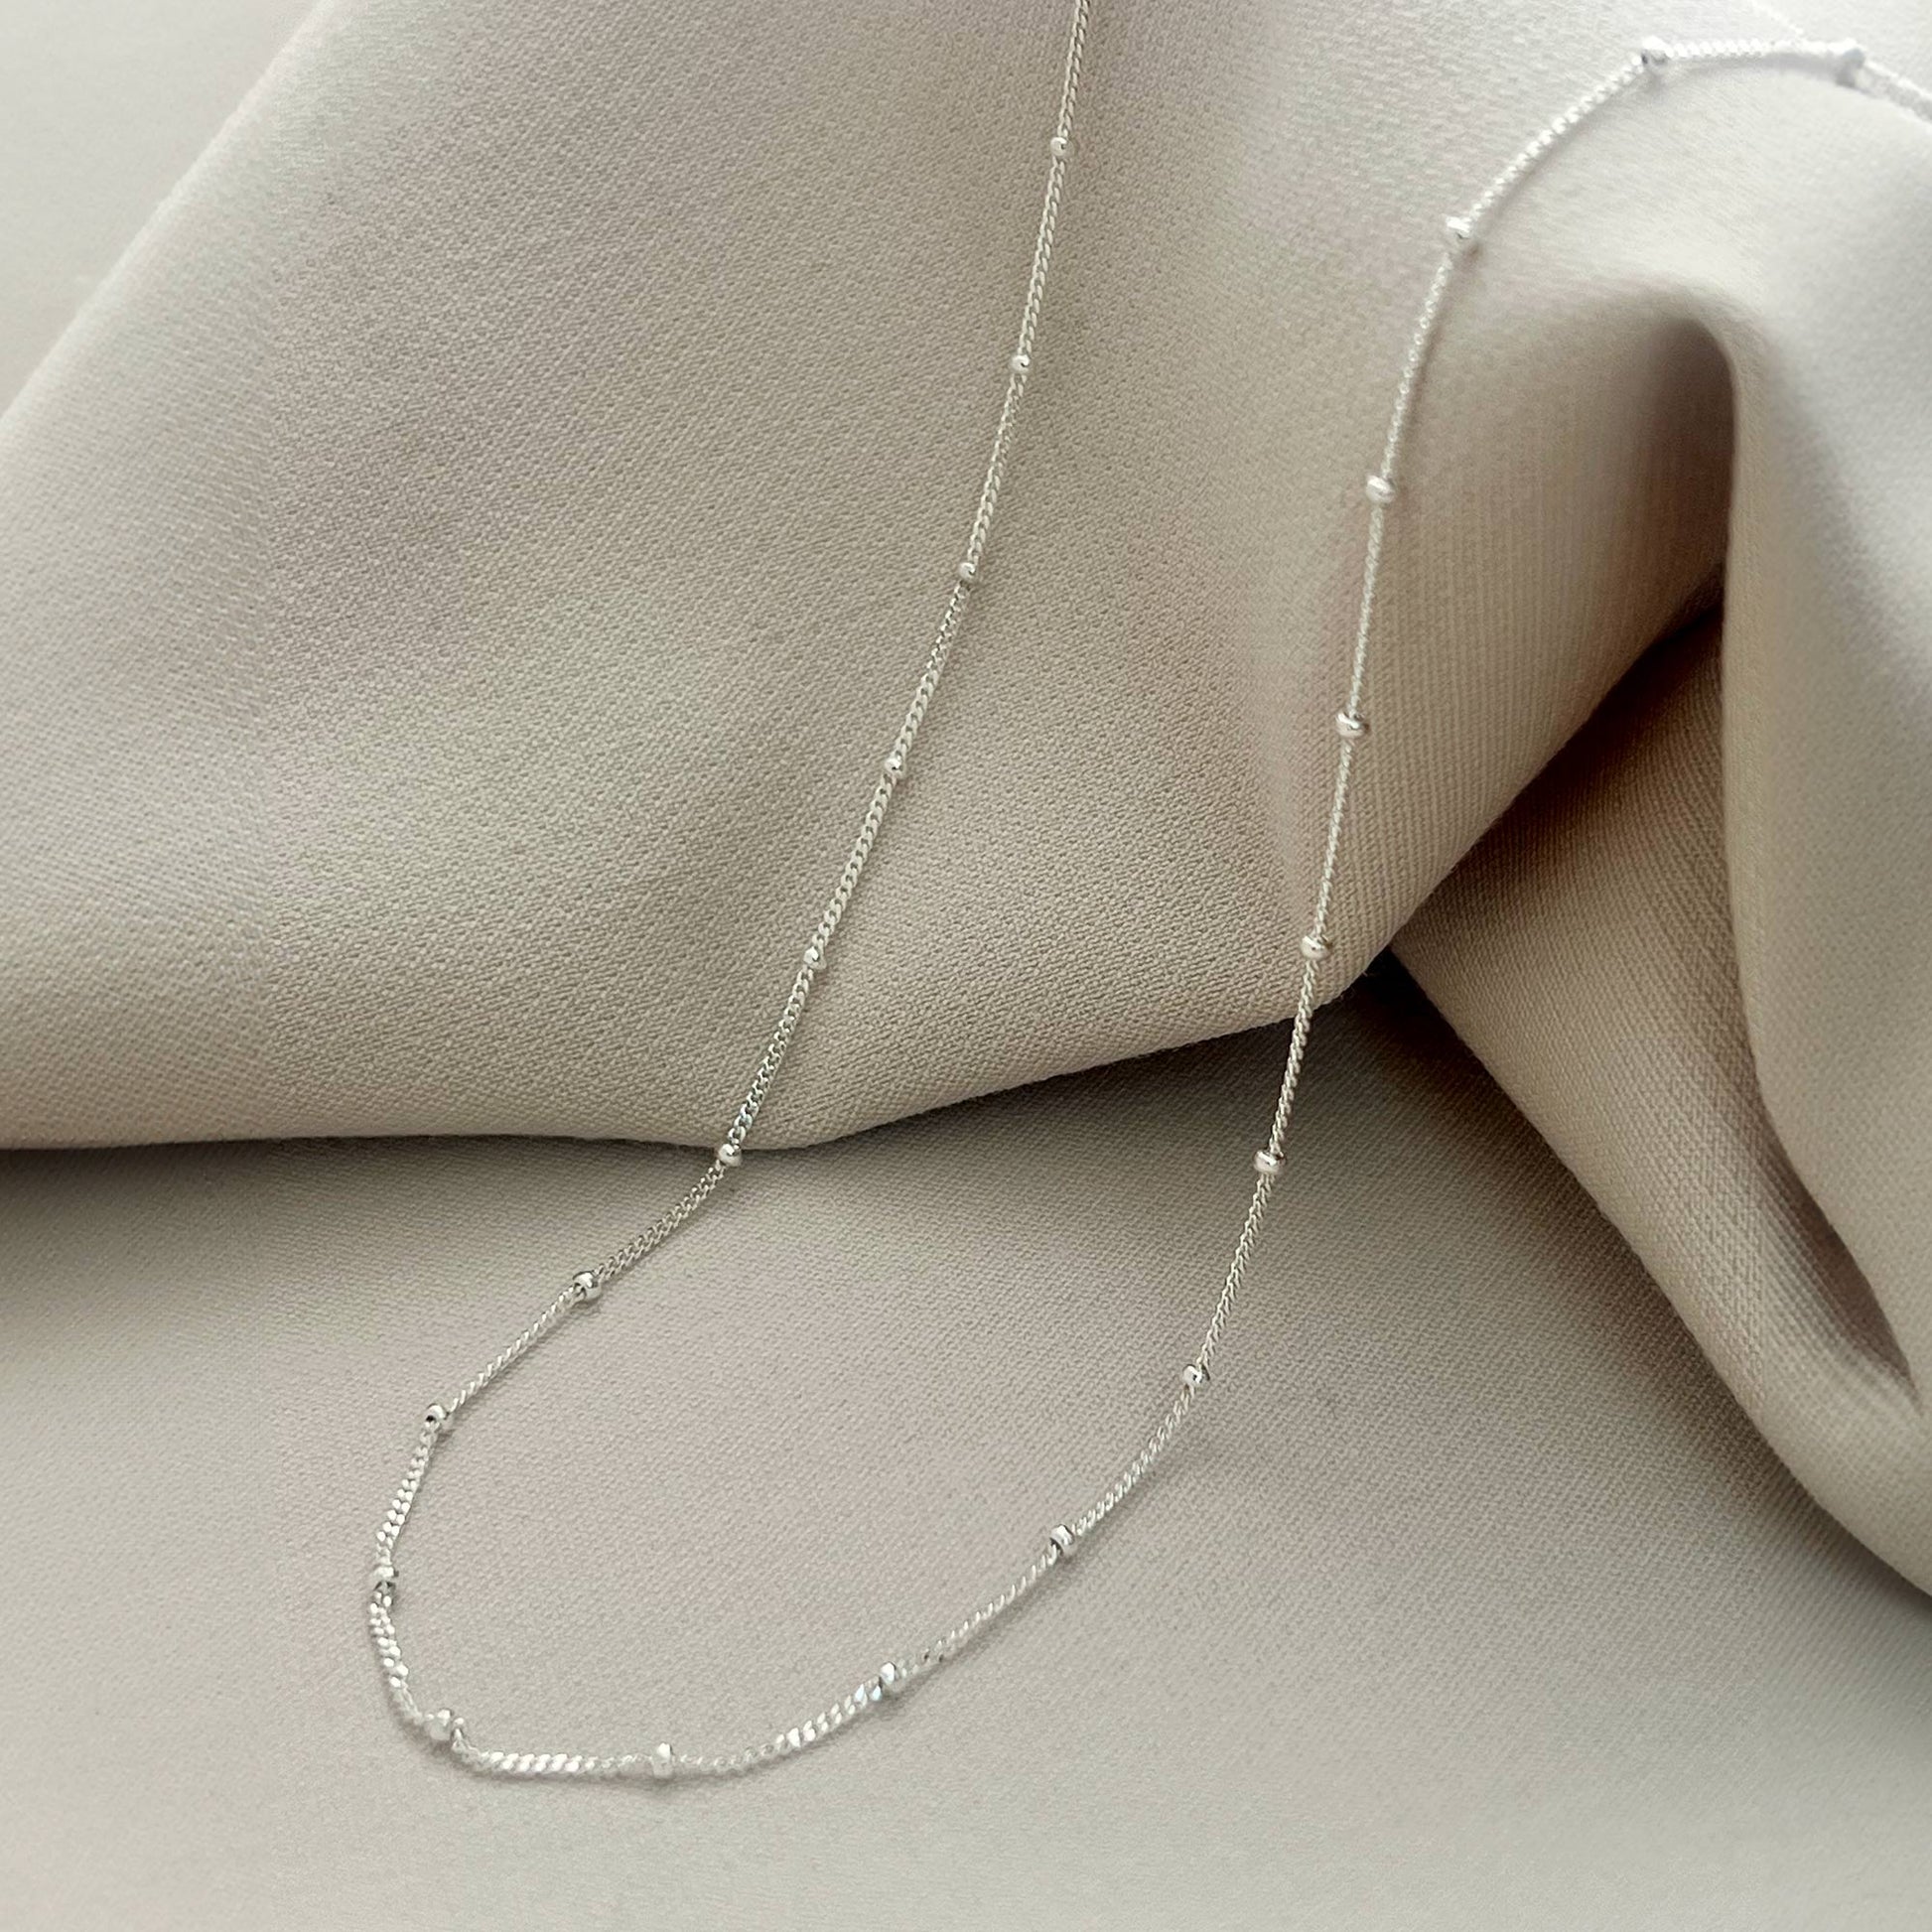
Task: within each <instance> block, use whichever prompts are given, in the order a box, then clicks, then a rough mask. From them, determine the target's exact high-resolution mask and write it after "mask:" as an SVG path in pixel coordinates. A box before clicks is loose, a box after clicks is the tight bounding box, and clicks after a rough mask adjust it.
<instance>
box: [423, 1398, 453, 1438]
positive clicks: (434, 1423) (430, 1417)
mask: <svg viewBox="0 0 1932 1932" xmlns="http://www.w3.org/2000/svg"><path fill="white" fill-rule="evenodd" d="M423 1421H424V1422H425V1423H427V1424H428V1425H429V1426H430V1427H431V1428H432V1429H434V1430H435V1431H436V1433H437V1434H438V1435H439V1436H447V1435H448V1434H449V1433H450V1431H451V1430H453V1429H454V1428H455V1427H456V1418H455V1417H454V1416H453V1415H451V1414H450V1412H449V1411H448V1410H447V1409H446V1408H444V1406H443V1405H442V1404H441V1403H440V1402H432V1403H431V1404H430V1405H429V1407H428V1409H426V1410H425V1411H424V1412H423Z"/></svg>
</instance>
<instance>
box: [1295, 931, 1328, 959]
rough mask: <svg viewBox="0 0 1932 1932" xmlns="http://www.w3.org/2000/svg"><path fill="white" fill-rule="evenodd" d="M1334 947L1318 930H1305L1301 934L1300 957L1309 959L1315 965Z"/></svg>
mask: <svg viewBox="0 0 1932 1932" xmlns="http://www.w3.org/2000/svg"><path fill="white" fill-rule="evenodd" d="M1333 950H1334V949H1333V948H1332V947H1331V946H1330V945H1329V944H1328V942H1327V940H1325V939H1324V938H1322V936H1321V935H1320V933H1318V932H1305V933H1303V935H1302V957H1303V958H1304V959H1311V960H1313V961H1314V962H1315V964H1316V965H1319V964H1320V963H1321V961H1322V960H1324V959H1326V958H1327V957H1328V955H1329V953H1330V952H1331V951H1333Z"/></svg>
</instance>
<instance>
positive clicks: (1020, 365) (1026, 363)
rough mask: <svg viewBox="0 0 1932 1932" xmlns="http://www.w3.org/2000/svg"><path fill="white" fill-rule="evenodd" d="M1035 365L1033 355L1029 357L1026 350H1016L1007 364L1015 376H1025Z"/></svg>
mask: <svg viewBox="0 0 1932 1932" xmlns="http://www.w3.org/2000/svg"><path fill="white" fill-rule="evenodd" d="M1033 365H1034V358H1033V357H1032V356H1031V355H1029V354H1028V353H1027V351H1026V350H1025V349H1016V350H1015V351H1014V353H1013V355H1012V356H1011V357H1010V358H1009V359H1008V362H1007V367H1008V368H1010V369H1011V370H1012V371H1013V372H1014V374H1015V375H1025V374H1026V373H1027V371H1028V370H1029V369H1030V368H1032V367H1033Z"/></svg>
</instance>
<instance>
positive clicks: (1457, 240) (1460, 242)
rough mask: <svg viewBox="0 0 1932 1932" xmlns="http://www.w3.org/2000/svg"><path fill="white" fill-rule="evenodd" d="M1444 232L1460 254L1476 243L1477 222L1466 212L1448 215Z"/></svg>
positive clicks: (1444, 221)
mask: <svg viewBox="0 0 1932 1932" xmlns="http://www.w3.org/2000/svg"><path fill="white" fill-rule="evenodd" d="M1443 234H1444V237H1445V238H1446V239H1447V240H1448V242H1449V246H1450V247H1451V248H1452V249H1454V251H1455V252H1456V253H1457V254H1458V255H1460V254H1465V253H1466V252H1467V251H1468V250H1469V249H1471V248H1473V247H1474V246H1475V245H1476V224H1475V223H1474V222H1473V221H1472V220H1470V219H1469V217H1468V216H1467V215H1466V214H1450V215H1446V216H1445V217H1444V219H1443Z"/></svg>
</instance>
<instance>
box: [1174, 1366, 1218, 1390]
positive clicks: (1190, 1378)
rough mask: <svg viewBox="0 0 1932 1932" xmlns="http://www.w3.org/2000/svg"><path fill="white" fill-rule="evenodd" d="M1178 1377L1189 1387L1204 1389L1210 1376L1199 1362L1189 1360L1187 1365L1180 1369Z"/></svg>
mask: <svg viewBox="0 0 1932 1932" xmlns="http://www.w3.org/2000/svg"><path fill="white" fill-rule="evenodd" d="M1180 1379H1181V1380H1182V1381H1183V1382H1184V1383H1186V1385H1187V1386H1188V1387H1189V1388H1190V1389H1204V1388H1206V1386H1207V1384H1208V1382H1209V1380H1210V1379H1211V1378H1210V1377H1209V1375H1208V1373H1207V1371H1206V1369H1204V1368H1202V1367H1201V1365H1200V1363H1198V1362H1189V1363H1188V1364H1187V1366H1186V1367H1185V1368H1183V1369H1182V1370H1181V1371H1180Z"/></svg>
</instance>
